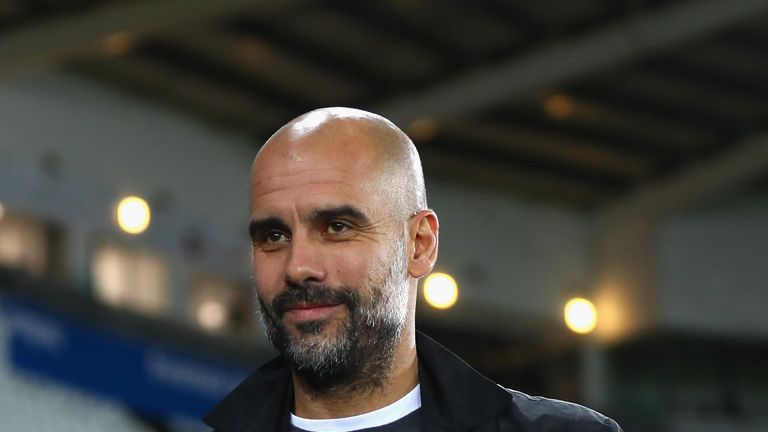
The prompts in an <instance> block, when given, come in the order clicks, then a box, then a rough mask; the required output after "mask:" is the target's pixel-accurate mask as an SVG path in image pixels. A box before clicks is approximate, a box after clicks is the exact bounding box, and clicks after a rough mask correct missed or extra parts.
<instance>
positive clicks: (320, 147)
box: [252, 107, 427, 217]
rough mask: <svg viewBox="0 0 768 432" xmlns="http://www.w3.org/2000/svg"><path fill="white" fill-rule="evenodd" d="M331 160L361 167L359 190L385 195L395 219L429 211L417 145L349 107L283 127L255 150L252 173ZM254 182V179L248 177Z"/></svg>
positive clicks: (328, 110) (316, 113)
mask: <svg viewBox="0 0 768 432" xmlns="http://www.w3.org/2000/svg"><path fill="white" fill-rule="evenodd" d="M313 155H314V156H316V155H324V156H325V157H328V156H329V155H330V156H332V157H333V158H334V159H335V161H336V162H337V163H338V164H340V165H342V166H343V165H348V166H349V167H350V169H351V167H353V166H357V167H360V166H361V165H362V171H363V172H365V173H366V176H365V177H367V178H361V179H360V187H361V188H364V189H369V190H368V192H370V193H376V194H381V193H383V194H385V195H386V197H387V201H388V202H389V205H390V209H391V211H392V213H393V215H397V216H401V217H402V216H410V215H412V214H414V213H416V212H418V211H420V210H423V209H426V208H427V200H426V190H425V187H424V175H423V173H422V169H421V161H420V159H419V154H418V152H417V151H416V147H415V146H414V145H413V142H412V141H411V140H410V138H408V136H407V135H406V134H405V133H404V132H403V131H402V130H400V129H399V128H398V127H397V126H395V124H394V123H392V122H391V121H389V120H387V119H386V118H384V117H382V116H380V115H377V114H373V113H370V112H367V111H362V110H357V109H352V108H340V107H334V108H321V109H317V110H314V111H310V112H308V113H306V114H303V115H301V116H299V117H297V118H295V119H293V120H291V121H290V122H288V123H287V124H286V125H285V126H283V127H281V128H280V129H279V130H278V131H277V132H275V134H274V135H272V136H271V137H270V138H269V139H268V140H267V141H266V143H265V144H264V146H263V147H262V148H261V150H260V151H259V153H258V155H257V156H256V159H255V160H254V164H253V174H256V173H257V172H258V171H259V170H261V169H263V168H264V167H265V166H267V165H271V166H272V167H274V164H276V163H280V160H282V161H283V162H296V163H301V162H303V161H305V160H306V161H309V160H311V158H312V157H313ZM252 178H253V176H252Z"/></svg>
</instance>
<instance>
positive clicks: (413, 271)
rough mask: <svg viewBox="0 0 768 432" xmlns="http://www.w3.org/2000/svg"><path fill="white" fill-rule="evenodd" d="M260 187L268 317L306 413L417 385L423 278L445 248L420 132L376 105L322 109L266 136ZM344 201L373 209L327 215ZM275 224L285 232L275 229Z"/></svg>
mask: <svg viewBox="0 0 768 432" xmlns="http://www.w3.org/2000/svg"><path fill="white" fill-rule="evenodd" d="M250 196H251V204H250V213H251V218H252V221H254V222H255V224H256V225H257V226H260V227H261V228H262V229H260V230H259V231H260V232H259V233H255V235H254V237H255V238H253V244H254V249H253V271H254V282H255V285H256V293H257V298H258V301H259V304H260V306H261V311H262V313H261V317H262V321H263V323H264V324H265V328H266V330H267V335H268V337H269V339H270V341H271V342H272V343H273V344H274V345H275V346H276V348H278V350H279V351H280V352H281V353H282V354H283V356H284V357H285V358H286V360H287V361H288V363H289V365H290V366H291V368H292V369H293V372H294V384H295V392H294V397H295V410H296V414H297V415H301V416H305V417H307V418H331V417H343V416H349V415H354V414H359V413H362V412H368V411H370V410H373V409H376V408H380V407H382V406H385V405H387V404H389V403H391V402H394V400H397V399H399V397H401V396H403V395H404V394H405V393H407V392H408V391H410V389H412V388H413V386H414V385H415V384H416V382H417V381H418V374H417V362H416V347H415V339H414V337H415V328H414V314H415V305H416V288H417V283H418V278H420V277H421V276H423V275H425V274H426V273H427V272H428V271H429V270H431V268H432V266H433V265H434V260H435V258H436V254H437V219H436V216H435V215H434V213H433V212H432V211H430V210H426V193H425V191H424V180H423V175H422V173H421V165H420V161H419V159H418V153H417V152H416V150H415V147H414V146H413V143H411V141H410V140H409V139H408V137H407V136H406V135H405V134H404V133H403V132H402V131H400V130H399V129H398V128H397V127H396V126H394V125H393V124H392V123H391V122H389V121H388V120H386V119H383V118H382V117H379V116H376V115H374V114H371V113H366V112H364V111H359V110H353V109H347V108H327V109H321V110H316V111H313V112H310V113H308V114H305V115H303V116H301V117H298V118H297V119H295V120H293V121H292V122H290V123H288V124H287V125H285V126H283V127H282V128H281V129H280V130H278V131H277V132H276V133H275V134H274V135H273V136H272V137H270V139H269V140H268V141H267V142H266V143H265V144H264V146H262V148H261V150H260V151H259V154H258V155H257V157H256V159H255V160H254V163H253V168H252V174H251V183H250ZM344 206H351V208H356V209H358V210H359V211H360V212H362V213H363V214H364V215H365V216H366V217H367V219H368V221H367V222H361V221H360V220H359V218H358V219H355V218H354V217H351V218H345V217H344V216H343V215H342V216H339V217H338V219H336V218H334V216H328V217H330V218H331V220H333V221H336V220H338V221H343V222H344V223H345V224H346V225H345V226H344V227H343V228H342V229H341V232H339V233H337V232H336V228H335V227H334V230H333V231H330V230H328V228H326V226H327V225H326V224H327V223H329V222H330V220H327V217H318V216H317V215H318V214H323V211H324V210H327V209H332V208H341V207H344ZM327 213H328V214H332V213H333V212H327ZM266 220H272V222H270V224H262V225H259V223H260V222H261V221H266ZM274 221H277V222H279V223H274ZM274 227H277V228H274ZM273 229H277V230H278V231H279V232H280V233H281V234H280V235H276V236H275V235H271V234H270V235H264V234H263V233H265V232H266V233H269V232H272V230H273ZM264 239H279V241H278V242H277V243H271V240H269V241H270V243H269V244H267V245H264V244H262V243H261V242H263V241H265V240H264ZM299 301H307V302H308V303H313V302H316V303H317V302H319V303H320V304H326V303H327V304H332V305H337V306H333V307H332V308H330V309H329V310H330V311H331V312H328V315H322V316H323V317H327V318H321V319H319V320H314V319H310V320H308V321H307V320H303V321H302V320H299V321H294V320H292V318H289V317H288V316H286V315H285V310H286V309H285V308H286V307H288V306H290V305H291V304H292V303H296V302H299ZM290 316H293V315H290Z"/></svg>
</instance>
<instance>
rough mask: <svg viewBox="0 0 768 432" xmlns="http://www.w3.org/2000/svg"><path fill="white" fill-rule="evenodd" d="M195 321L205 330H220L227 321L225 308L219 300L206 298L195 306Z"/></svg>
mask: <svg viewBox="0 0 768 432" xmlns="http://www.w3.org/2000/svg"><path fill="white" fill-rule="evenodd" d="M197 323H198V324H200V326H201V327H203V328H204V329H206V330H220V329H221V328H222V327H224V325H225V324H226V323H227V309H226V307H224V305H223V304H222V303H221V302H218V301H215V300H206V301H204V302H203V303H201V304H200V306H199V307H198V308H197Z"/></svg>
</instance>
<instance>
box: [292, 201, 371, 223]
mask: <svg viewBox="0 0 768 432" xmlns="http://www.w3.org/2000/svg"><path fill="white" fill-rule="evenodd" d="M331 219H350V220H352V221H353V222H355V223H357V224H360V225H368V224H370V223H371V222H370V219H368V216H366V215H365V213H363V211H362V210H360V209H358V208H356V207H353V206H350V205H340V206H334V207H328V208H324V209H318V210H315V211H313V212H312V213H310V214H309V216H308V217H307V220H309V221H313V222H318V221H327V220H331Z"/></svg>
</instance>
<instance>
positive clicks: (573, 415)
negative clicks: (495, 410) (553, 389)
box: [504, 388, 623, 432]
mask: <svg viewBox="0 0 768 432" xmlns="http://www.w3.org/2000/svg"><path fill="white" fill-rule="evenodd" d="M504 390H506V391H507V392H508V393H509V394H510V395H511V396H512V400H511V402H510V407H509V408H510V410H511V411H512V412H511V415H512V418H513V419H514V421H515V423H517V424H518V425H520V426H525V428H522V429H523V430H525V431H529V430H530V431H532V432H533V431H547V432H550V431H551V432H559V431H562V432H566V431H579V432H623V431H622V429H621V427H620V426H619V425H618V424H617V423H616V422H615V421H613V420H612V419H611V418H609V417H606V416H604V415H602V414H600V413H599V412H597V411H595V410H592V409H589V408H587V407H585V406H582V405H579V404H575V403H572V402H566V401H562V400H557V399H549V398H545V397H540V396H530V395H527V394H525V393H523V392H519V391H516V390H511V389H507V388H505V389H504Z"/></svg>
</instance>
